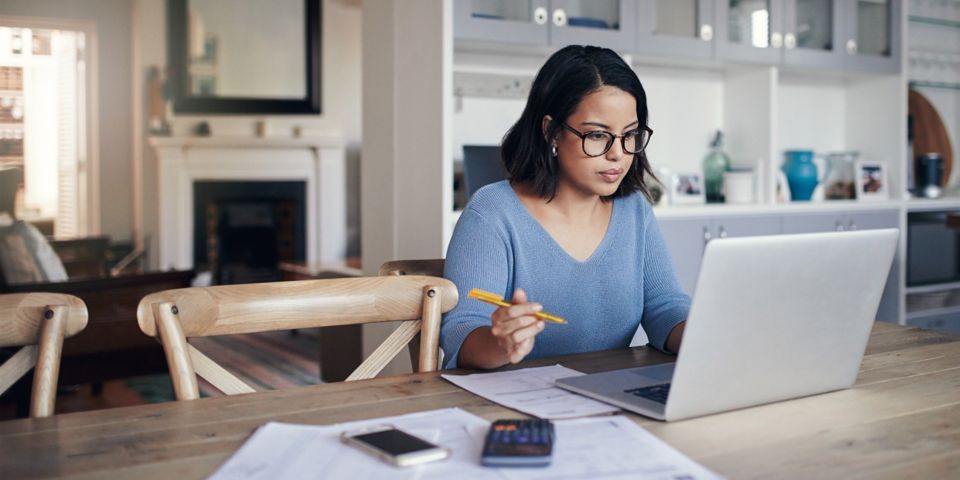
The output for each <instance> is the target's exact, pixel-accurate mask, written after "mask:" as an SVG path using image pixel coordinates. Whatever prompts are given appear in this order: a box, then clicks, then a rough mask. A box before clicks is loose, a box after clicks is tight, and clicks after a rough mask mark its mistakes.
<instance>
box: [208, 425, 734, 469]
mask: <svg viewBox="0 0 960 480" xmlns="http://www.w3.org/2000/svg"><path fill="white" fill-rule="evenodd" d="M381 424H391V425H394V426H396V427H397V428H400V429H401V430H405V431H408V432H410V433H413V434H415V435H418V436H420V437H423V438H425V439H428V440H430V441H432V442H434V443H436V444H437V445H440V446H442V447H447V448H449V449H450V450H451V452H452V455H451V456H450V458H448V459H446V460H444V461H440V462H435V463H429V464H424V465H419V466H416V467H407V468H400V467H394V466H392V465H390V464H387V463H385V462H383V461H381V460H380V459H378V458H376V457H374V456H372V455H369V454H367V453H365V452H362V451H360V450H358V449H356V448H354V447H351V446H349V445H346V444H344V443H342V442H341V441H340V433H341V432H344V431H347V430H354V429H358V428H363V427H367V426H374V425H381ZM555 427H556V432H557V439H556V442H555V444H554V452H553V463H552V464H551V465H550V466H549V467H546V468H517V469H506V468H501V469H496V468H486V467H482V466H480V452H481V450H482V447H483V439H484V436H485V435H486V432H487V429H488V428H489V423H488V422H487V421H485V420H483V419H482V418H480V417H477V416H475V415H472V414H470V413H468V412H465V411H463V410H460V409H457V408H449V409H442V410H433V411H428V412H419V413H413V414H408V415H401V416H396V417H389V418H379V419H373V420H363V421H359V422H350V423H343V424H339V425H330V426H308V425H290V424H282V423H268V424H266V425H264V426H263V427H261V428H260V429H259V430H257V431H256V433H254V434H253V436H252V437H251V438H250V439H249V440H248V441H247V442H246V443H245V444H244V445H243V447H241V448H240V450H239V451H237V453H236V454H234V456H233V457H231V458H230V459H229V460H228V461H227V463H225V464H224V465H223V466H222V467H221V468H220V469H219V470H218V471H217V472H216V473H215V474H214V475H213V476H212V477H211V478H213V479H218V480H220V479H241V480H247V479H249V480H256V479H262V480H284V479H293V478H348V479H354V480H360V479H367V478H370V479H377V480H380V479H394V478H397V479H431V478H438V479H447V480H457V479H465V480H466V479H480V480H485V479H499V480H513V479H517V480H527V479H567V478H569V479H574V478H590V479H593V478H603V479H605V480H608V479H618V478H624V479H627V478H630V479H644V478H651V479H654V478H655V479H678V478H682V479H688V480H696V479H713V478H718V477H717V476H716V475H715V474H713V473H712V472H710V471H709V470H706V469H705V468H703V467H702V466H700V465H699V464H697V463H695V462H693V461H691V460H690V459H688V458H686V457H685V456H683V454H681V453H680V452H677V451H676V450H674V449H673V448H671V447H670V446H669V445H667V444H665V443H663V442H662V441H660V440H659V439H658V438H656V437H654V436H653V435H651V434H650V433H648V432H647V431H646V430H644V429H642V428H640V427H639V426H637V425H636V424H635V423H633V421H631V420H630V419H629V418H626V417H623V416H618V415H617V416H606V417H595V418H584V419H577V420H564V421H559V422H555Z"/></svg>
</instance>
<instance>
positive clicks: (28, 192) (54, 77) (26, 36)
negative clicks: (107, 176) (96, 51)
mask: <svg viewBox="0 0 960 480" xmlns="http://www.w3.org/2000/svg"><path fill="white" fill-rule="evenodd" d="M86 53H87V50H86V34H85V33H84V32H81V31H72V30H58V29H49V28H23V27H22V26H3V25H2V24H0V165H3V166H17V167H20V168H22V169H23V184H22V186H21V191H20V194H19V202H18V208H19V211H18V212H16V213H17V216H18V217H19V218H23V219H25V220H30V221H35V222H46V223H52V224H53V232H54V234H55V235H57V236H66V237H69V236H77V235H85V234H87V233H89V232H87V225H88V219H87V218H86V212H87V211H88V210H89V209H88V208H87V187H88V185H87V178H86V175H85V172H86V170H87V151H88V150H87V143H88V140H87V103H86V102H87V95H86V92H87V54H86Z"/></svg>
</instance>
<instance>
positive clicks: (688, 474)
mask: <svg viewBox="0 0 960 480" xmlns="http://www.w3.org/2000/svg"><path fill="white" fill-rule="evenodd" d="M554 428H555V429H556V441H555V442H554V446H553V462H551V464H550V466H549V467H547V468H536V469H534V468H527V469H518V468H514V469H500V473H501V474H503V478H505V479H507V480H538V479H543V480H547V479H550V480H560V479H574V478H590V479H594V478H602V479H603V480H610V479H621V478H622V479H663V480H667V479H669V480H677V479H683V480H701V479H716V478H721V477H719V476H718V475H716V474H714V473H713V472H711V471H709V470H707V469H706V468H704V467H703V466H702V465H700V464H698V463H696V462H694V461H693V460H690V459H689V458H687V457H686V456H684V455H683V454H682V453H680V452H678V451H677V450H674V449H673V447H671V446H670V445H667V444H666V443H664V442H663V440H660V439H659V438H657V437H655V436H654V435H653V434H651V433H650V432H648V431H646V430H644V429H643V428H642V427H640V426H639V425H637V424H636V423H633V421H632V420H630V419H629V418H627V417H624V416H622V415H612V416H607V417H593V418H581V419H575V420H561V421H558V422H554Z"/></svg>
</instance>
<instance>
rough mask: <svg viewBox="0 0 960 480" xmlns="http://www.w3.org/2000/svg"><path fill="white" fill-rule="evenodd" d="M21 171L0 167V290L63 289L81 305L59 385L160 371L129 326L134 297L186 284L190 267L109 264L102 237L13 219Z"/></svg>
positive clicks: (156, 351)
mask: <svg viewBox="0 0 960 480" xmlns="http://www.w3.org/2000/svg"><path fill="white" fill-rule="evenodd" d="M21 178H22V173H21V171H20V170H19V169H17V168H13V169H2V170H0V187H2V188H0V216H3V217H4V218H5V220H6V221H5V222H4V223H0V293H26V292H50V293H63V294H70V295H75V296H77V297H79V298H80V299H81V300H83V302H84V303H85V304H86V306H87V311H88V313H89V325H88V326H87V328H86V329H85V330H84V331H83V332H81V333H80V334H78V335H77V336H76V337H75V338H73V339H71V341H70V342H68V343H67V344H66V345H65V346H64V348H63V356H64V358H67V359H69V361H65V362H64V366H63V367H62V368H61V370H60V384H61V385H76V384H82V383H94V384H95V385H97V384H99V383H100V382H103V381H105V380H111V379H117V378H126V377H130V376H136V375H145V374H149V373H161V372H163V371H165V370H166V363H165V361H164V357H163V349H162V348H161V347H160V345H158V344H157V343H156V342H155V341H153V340H151V339H149V338H145V337H144V336H143V334H141V333H140V330H139V328H137V325H136V309H137V303H138V302H139V301H140V299H141V298H143V297H144V296H146V295H148V294H150V293H153V292H157V291H160V290H167V289H171V288H182V287H187V286H189V285H190V282H191V280H192V279H193V276H194V274H193V272H192V271H169V272H140V271H127V270H123V269H117V268H113V269H111V268H110V267H111V265H110V263H111V262H110V258H109V255H108V252H109V248H110V238H109V237H107V236H103V235H96V236H89V237H82V238H71V239H51V238H48V237H46V236H44V235H43V234H41V233H40V231H39V229H37V228H36V227H35V226H34V225H32V224H31V223H29V222H25V221H23V220H18V219H17V218H16V215H15V211H16V207H15V201H16V196H15V192H16V190H17V187H18V185H19V183H20V181H21ZM4 214H5V215H4ZM23 390H24V389H23V388H22V387H21V389H20V390H18V392H20V391H23ZM18 395H19V393H18Z"/></svg>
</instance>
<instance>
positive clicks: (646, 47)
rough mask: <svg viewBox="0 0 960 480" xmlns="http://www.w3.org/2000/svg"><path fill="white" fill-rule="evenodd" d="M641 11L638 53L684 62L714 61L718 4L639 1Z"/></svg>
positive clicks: (694, 0) (692, 0)
mask: <svg viewBox="0 0 960 480" xmlns="http://www.w3.org/2000/svg"><path fill="white" fill-rule="evenodd" d="M637 10H638V11H637V45H636V51H637V52H640V53H644V54H649V55H659V56H672V57H684V58H702V59H707V58H712V57H713V45H714V42H713V33H714V29H715V25H714V19H715V12H714V2H712V1H710V0H639V3H638V7H637Z"/></svg>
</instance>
